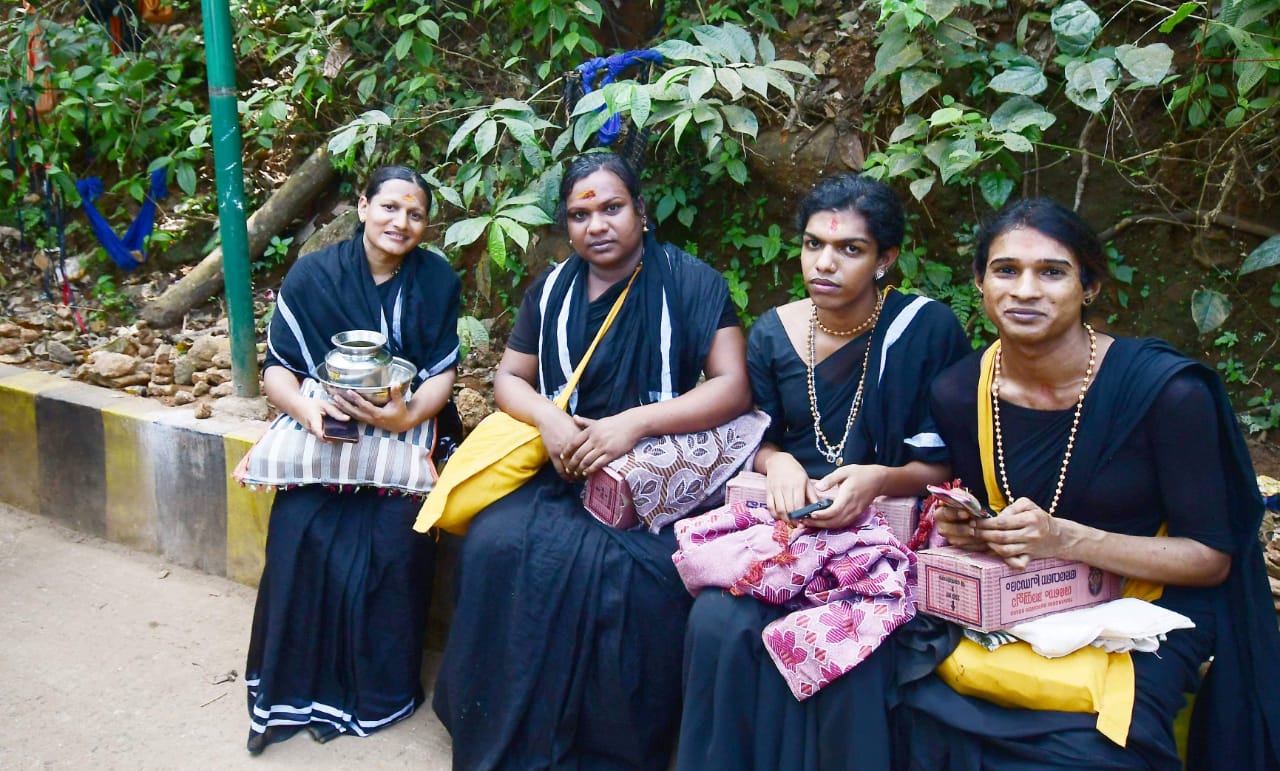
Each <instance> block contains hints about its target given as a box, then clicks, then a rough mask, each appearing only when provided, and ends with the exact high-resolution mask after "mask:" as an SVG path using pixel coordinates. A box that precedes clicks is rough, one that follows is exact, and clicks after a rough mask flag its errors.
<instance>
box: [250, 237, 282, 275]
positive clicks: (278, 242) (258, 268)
mask: <svg viewBox="0 0 1280 771" xmlns="http://www.w3.org/2000/svg"><path fill="white" fill-rule="evenodd" d="M292 245H293V237H292V236H288V237H286V238H281V237H280V236H272V237H271V242H270V243H269V244H267V248H266V249H264V250H263V251H262V257H260V258H259V259H256V260H254V261H253V263H252V264H251V265H250V266H249V268H250V270H251V271H252V272H254V273H265V272H267V271H269V270H273V269H275V268H279V267H280V266H282V265H284V262H285V259H286V258H287V257H288V256H289V247H291V246H292Z"/></svg>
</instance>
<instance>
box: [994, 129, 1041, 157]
mask: <svg viewBox="0 0 1280 771" xmlns="http://www.w3.org/2000/svg"><path fill="white" fill-rule="evenodd" d="M996 138H997V139H999V140H1000V142H1001V144H1003V145H1004V146H1005V148H1006V149H1008V150H1010V151H1012V152H1015V153H1029V152H1031V150H1032V148H1033V147H1034V145H1032V144H1031V140H1030V139H1027V138H1026V137H1024V136H1023V135H1021V134H1019V133H1017V132H1014V131H1006V132H1004V133H1002V134H1000V135H999V136H997V137H996Z"/></svg>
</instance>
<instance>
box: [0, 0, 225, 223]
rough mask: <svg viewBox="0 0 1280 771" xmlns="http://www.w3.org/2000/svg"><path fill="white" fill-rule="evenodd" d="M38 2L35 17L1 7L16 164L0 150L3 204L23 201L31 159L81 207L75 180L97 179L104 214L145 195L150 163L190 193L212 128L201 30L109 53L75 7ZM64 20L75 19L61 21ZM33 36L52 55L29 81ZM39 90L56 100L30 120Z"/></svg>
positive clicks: (3, 71) (3, 85)
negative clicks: (102, 187)
mask: <svg viewBox="0 0 1280 771" xmlns="http://www.w3.org/2000/svg"><path fill="white" fill-rule="evenodd" d="M40 5H41V11H40V12H39V14H38V15H37V16H28V15H26V14H24V13H23V12H22V10H21V9H20V8H9V9H6V10H5V11H4V12H3V13H4V14H5V16H6V17H7V18H6V19H5V21H4V24H3V26H0V112H2V113H3V114H4V115H5V116H6V117H8V116H9V115H11V114H12V115H13V118H14V122H13V124H12V128H13V132H14V143H13V150H14V155H15V156H16V161H17V165H18V167H19V168H13V161H14V159H13V158H11V157H10V156H9V154H7V153H6V154H4V155H3V156H0V179H2V180H4V181H5V182H6V183H9V184H5V185H0V211H2V210H6V209H7V210H9V211H11V212H13V211H14V210H16V209H17V208H18V207H19V206H20V204H21V203H22V202H21V200H20V196H22V195H24V194H25V193H26V192H27V191H26V190H25V189H24V188H25V186H26V185H25V182H24V181H23V175H24V173H25V172H24V169H29V168H30V167H31V166H32V165H42V166H45V167H46V168H47V169H48V173H49V174H50V175H51V176H52V178H53V179H54V181H55V182H56V183H57V184H58V186H59V188H60V189H61V190H62V191H63V193H64V195H65V197H66V199H67V203H68V206H70V207H74V206H77V205H78V204H79V196H78V194H76V192H75V188H74V184H73V182H74V180H76V179H77V178H80V177H84V176H102V177H104V179H106V180H107V184H108V188H107V194H108V195H107V197H106V198H105V199H104V202H105V203H106V205H105V206H103V205H101V204H100V208H102V209H103V212H104V214H105V215H106V216H108V218H111V217H112V216H114V215H115V214H117V213H122V212H113V211H112V210H111V205H112V204H115V205H118V206H122V205H123V203H124V198H123V197H127V198H131V199H133V201H136V202H141V201H142V200H143V199H144V197H145V194H146V186H147V173H148V172H150V171H151V170H153V169H156V168H160V167H169V168H170V169H171V172H170V174H171V176H170V179H171V180H173V181H175V182H176V183H177V186H178V188H179V189H181V190H182V191H184V192H185V193H187V194H191V193H193V192H194V191H195V189H196V185H197V178H198V176H199V174H198V172H199V171H200V169H201V167H202V165H203V163H204V161H205V155H206V150H207V148H208V142H207V135H208V127H209V116H208V114H207V107H206V106H205V105H204V103H203V102H204V98H205V93H206V84H205V79H204V66H203V61H202V57H201V58H197V57H198V56H200V55H201V53H202V51H201V45H200V43H199V39H200V36H199V34H198V30H196V29H193V28H187V29H183V30H180V31H176V32H173V33H171V34H166V35H157V36H154V37H152V38H151V39H150V40H148V41H147V45H146V46H145V47H144V49H143V50H142V51H140V52H138V53H128V52H126V53H115V52H113V51H112V48H111V43H110V40H109V38H108V36H107V34H106V32H105V30H104V29H103V27H101V26H100V25H98V24H96V23H93V22H91V21H90V20H88V19H87V18H85V17H84V15H83V14H82V13H80V10H81V9H80V6H79V4H74V5H75V8H69V7H68V6H70V5H72V4H69V3H46V4H40ZM178 5H179V6H183V5H184V4H183V3H179V4H178ZM68 10H70V11H72V12H71V13H69V14H60V13H59V11H63V12H66V11H68ZM68 18H69V19H73V21H65V20H64V21H59V19H68ZM33 34H38V35H39V36H40V37H41V38H42V39H43V41H44V44H45V47H46V49H47V51H48V57H49V62H48V63H47V64H42V65H40V66H39V67H37V69H36V71H35V73H34V78H33V79H32V81H31V82H28V79H27V74H26V70H25V65H26V53H27V42H28V39H29V38H30V37H31V36H32V35H33ZM46 92H52V94H54V95H56V97H57V102H56V105H55V106H54V108H53V110H52V111H51V112H50V113H48V114H47V115H44V116H41V117H40V118H39V119H38V120H37V119H36V118H35V117H34V116H35V113H34V110H33V109H32V108H33V106H34V105H35V103H36V100H37V99H39V98H40V97H41V95H42V94H45V93H46ZM6 139H7V137H6ZM11 216H12V217H17V216H19V215H17V214H16V212H15V213H14V214H12V215H11ZM5 219H10V217H5Z"/></svg>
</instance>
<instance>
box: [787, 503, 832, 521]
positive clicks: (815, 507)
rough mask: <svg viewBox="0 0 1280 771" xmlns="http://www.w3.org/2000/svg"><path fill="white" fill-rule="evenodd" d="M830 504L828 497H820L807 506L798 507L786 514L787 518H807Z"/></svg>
mask: <svg viewBox="0 0 1280 771" xmlns="http://www.w3.org/2000/svg"><path fill="white" fill-rule="evenodd" d="M830 505H831V499H830V498H822V499H821V500H817V501H814V502H813V503H811V504H809V505H808V506H801V507H800V508H798V509H796V510H795V511H793V512H791V513H790V514H788V515H787V519H808V518H809V517H812V516H813V513H814V512H815V511H822V510H823V509H825V508H827V507H828V506H830Z"/></svg>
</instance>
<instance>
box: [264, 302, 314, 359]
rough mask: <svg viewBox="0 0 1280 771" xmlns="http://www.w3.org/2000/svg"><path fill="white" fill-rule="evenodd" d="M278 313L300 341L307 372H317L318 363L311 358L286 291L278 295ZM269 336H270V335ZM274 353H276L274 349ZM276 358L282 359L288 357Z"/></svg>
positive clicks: (299, 345) (299, 344) (299, 346)
mask: <svg viewBox="0 0 1280 771" xmlns="http://www.w3.org/2000/svg"><path fill="white" fill-rule="evenodd" d="M276 313H279V314H280V318H282V319H284V323H285V324H286V325H287V326H288V327H289V331H290V332H292V333H293V337H294V339H295V340H297V342H298V348H299V349H300V350H301V351H302V360H303V362H304V363H305V364H306V365H307V372H315V370H316V363H315V362H314V361H312V359H311V352H310V351H308V350H307V342H306V340H305V339H304V338H303V336H302V327H300V326H298V319H297V317H296V316H294V315H293V311H292V310H290V309H289V303H287V302H285V299H284V293H283V292H280V293H278V294H277V295H276ZM268 337H270V336H269V335H268ZM272 353H275V351H274V350H272ZM276 358H278V359H280V361H286V359H283V358H280V357H279V356H277V357H276Z"/></svg>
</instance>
